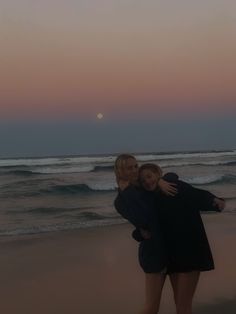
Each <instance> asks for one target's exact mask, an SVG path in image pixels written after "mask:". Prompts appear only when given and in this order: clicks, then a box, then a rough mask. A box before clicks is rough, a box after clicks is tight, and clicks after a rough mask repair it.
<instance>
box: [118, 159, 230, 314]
mask: <svg viewBox="0 0 236 314" xmlns="http://www.w3.org/2000/svg"><path fill="white" fill-rule="evenodd" d="M153 167H154V168H155V165H153ZM154 168H152V169H150V168H148V167H146V168H145V167H143V168H142V167H141V172H140V176H141V183H142V185H143V187H144V188H142V187H140V186H139V184H138V166H137V161H136V159H135V158H134V157H133V156H132V155H121V156H119V157H118V158H117V160H116V164H115V172H116V177H117V182H118V186H119V193H118V196H117V198H116V200H115V207H116V209H117V211H118V212H119V213H120V214H121V215H122V216H123V217H124V218H126V219H127V220H129V221H130V222H131V223H132V224H133V225H134V226H136V228H137V229H136V231H135V232H134V237H135V238H136V239H137V240H141V243H140V246H139V262H140V265H141V267H142V269H143V270H144V272H145V277H146V304H145V308H144V310H143V311H142V313H143V314H144V313H145V314H152V313H153V314H154V313H157V312H158V309H159V304H160V298H161V292H162V288H163V285H164V282H165V278H166V274H168V275H169V276H170V280H171V284H172V287H173V290H174V297H175V303H176V309H177V314H191V313H192V299H193V295H194V292H195V289H196V286H197V282H198V279H199V274H200V271H204V270H210V269H213V268H214V262H213V258H212V255H211V251H210V247H209V244H208V241H207V237H206V233H205V229H204V226H203V223H202V220H201V217H200V213H199V210H204V209H205V210H214V211H217V210H220V208H223V206H224V204H223V203H222V202H223V201H222V200H220V199H218V198H216V197H215V196H214V195H213V194H211V193H209V192H207V191H204V190H200V189H195V188H193V187H192V186H190V185H188V184H187V183H185V182H183V181H180V180H178V177H177V175H175V174H167V175H165V176H164V177H163V178H162V179H160V177H161V173H160V169H159V168H158V167H157V168H155V169H154ZM154 170H155V171H154ZM163 179H165V181H164V180H163ZM166 181H170V182H172V183H169V185H168V183H167V182H166ZM173 183H174V184H175V185H174V184H173ZM160 188H161V189H162V190H165V191H166V192H167V193H169V194H171V195H172V196H166V195H165V194H163V192H161V189H160ZM175 188H177V190H178V193H177V194H176V195H175V196H173V195H174V192H175ZM142 233H143V235H144V236H145V235H146V237H147V236H149V238H148V239H145V238H143V237H142Z"/></svg>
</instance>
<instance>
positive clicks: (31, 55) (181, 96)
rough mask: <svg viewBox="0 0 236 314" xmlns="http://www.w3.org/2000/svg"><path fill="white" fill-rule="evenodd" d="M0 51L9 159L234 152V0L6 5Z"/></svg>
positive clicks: (2, 125)
mask: <svg viewBox="0 0 236 314" xmlns="http://www.w3.org/2000/svg"><path fill="white" fill-rule="evenodd" d="M0 47H1V50H0V131H1V134H0V144H1V145H0V157H9V156H13V157H14V156H35V155H55V154H62V155H64V154H87V153H89V154H92V153H94V154H96V153H112V152H121V151H123V150H125V151H130V152H134V151H138V152H142V151H161V150H165V151H173V150H199V149H204V150H205V149H231V148H235V147H236V136H235V135H236V126H235V125H236V123H235V122H236V89H235V82H236V2H235V1H233V0H232V1H231V0H224V1H219V0H204V1H203V0H199V1H191V0H188V1H187V0H179V1H175V0H160V1H156V0H155V1H154V0H145V1H141V0H116V1H114V0H99V1H94V0H81V1H78V0H67V1H62V0H47V1H46V0H41V1H35V0H21V1H18V0H2V1H1V2H0ZM99 112H101V113H102V114H103V116H104V118H103V119H100V120H99V119H97V117H96V116H97V114H98V113H99Z"/></svg>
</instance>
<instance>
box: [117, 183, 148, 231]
mask: <svg viewBox="0 0 236 314" xmlns="http://www.w3.org/2000/svg"><path fill="white" fill-rule="evenodd" d="M114 205H115V208H116V210H117V211H118V213H119V214H120V215H121V216H122V217H123V218H125V219H127V220H128V221H129V222H130V223H132V224H133V225H134V226H135V227H137V228H147V226H148V225H149V219H148V208H147V204H145V201H144V200H143V199H142V196H141V195H140V193H139V191H138V190H137V188H136V187H134V186H132V185H129V186H127V187H126V188H125V189H124V190H123V191H121V190H119V194H118V196H117V197H116V199H115V202H114Z"/></svg>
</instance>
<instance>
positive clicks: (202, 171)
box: [0, 150, 236, 238]
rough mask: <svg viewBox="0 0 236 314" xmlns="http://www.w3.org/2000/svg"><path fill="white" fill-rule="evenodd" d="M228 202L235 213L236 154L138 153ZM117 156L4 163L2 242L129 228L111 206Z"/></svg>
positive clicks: (0, 169) (0, 171)
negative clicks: (119, 226) (40, 235)
mask: <svg viewBox="0 0 236 314" xmlns="http://www.w3.org/2000/svg"><path fill="white" fill-rule="evenodd" d="M135 157H136V158H137V160H138V161H139V163H140V165H141V164H143V163H145V162H152V163H155V164H158V165H159V166H161V167H162V169H163V172H164V173H167V172H175V173H177V174H178V175H179V177H180V179H181V180H184V181H186V182H188V183H190V184H192V185H193V186H196V187H198V188H202V189H206V190H208V191H210V192H212V193H214V194H215V195H217V196H220V197H224V198H225V199H226V202H227V205H226V209H225V213H228V212H230V213H236V150H231V151H209V152H206V151H204V152H173V153H142V154H135ZM115 158H116V156H115V155H112V154H111V155H109V154H108V155H102V156H101V155H99V156H95V155H94V156H60V157H43V158H42V157H40V158H37V157H34V158H16V159H13V158H11V159H0V204H1V205H0V237H1V238H3V237H6V236H20V235H30V234H38V233H43V232H55V231H58V230H70V229H78V228H89V227H96V226H105V225H112V224H120V223H125V220H124V219H122V218H121V217H120V216H119V214H118V213H117V212H116V210H115V209H114V206H113V201H114V199H115V196H116V194H117V184H116V181H115V176H114V172H113V167H114V161H115Z"/></svg>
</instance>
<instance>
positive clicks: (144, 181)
mask: <svg viewBox="0 0 236 314" xmlns="http://www.w3.org/2000/svg"><path fill="white" fill-rule="evenodd" d="M139 179H140V182H141V185H142V186H143V188H144V189H145V190H147V191H155V190H156V189H157V187H158V181H159V179H160V176H159V175H158V174H157V173H155V172H153V171H152V170H150V169H144V170H142V171H141V173H140V174H139Z"/></svg>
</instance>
